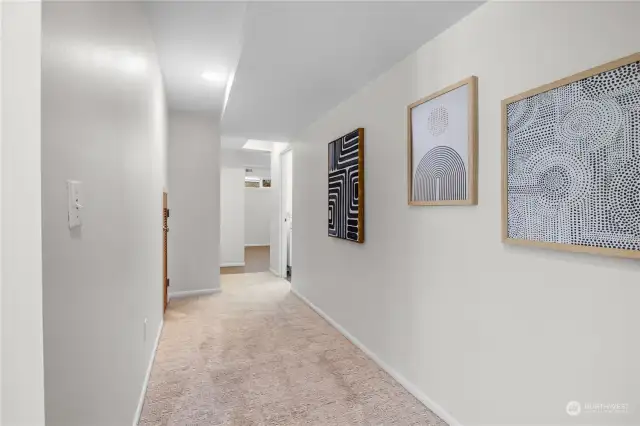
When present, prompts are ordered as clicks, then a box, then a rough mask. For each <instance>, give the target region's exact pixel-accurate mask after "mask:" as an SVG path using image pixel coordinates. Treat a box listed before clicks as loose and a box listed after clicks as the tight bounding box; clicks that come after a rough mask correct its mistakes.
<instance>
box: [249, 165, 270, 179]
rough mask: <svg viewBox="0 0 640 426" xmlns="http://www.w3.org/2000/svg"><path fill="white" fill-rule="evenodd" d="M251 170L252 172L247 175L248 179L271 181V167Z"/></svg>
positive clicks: (252, 168)
mask: <svg viewBox="0 0 640 426" xmlns="http://www.w3.org/2000/svg"><path fill="white" fill-rule="evenodd" d="M250 170H251V171H250V172H247V173H246V176H247V177H255V178H260V179H271V168H269V167H251V168H250Z"/></svg>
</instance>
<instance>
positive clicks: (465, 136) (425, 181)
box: [407, 76, 478, 206]
mask: <svg viewBox="0 0 640 426" xmlns="http://www.w3.org/2000/svg"><path fill="white" fill-rule="evenodd" d="M407 121H408V126H407V127H408V156H407V157H408V176H407V181H408V183H407V186H408V189H409V191H408V192H409V193H408V198H409V205H412V206H446V205H465V204H477V202H478V201H477V192H478V191H477V150H478V124H477V123H478V79H477V78H476V77H474V76H472V77H469V78H467V79H465V80H463V81H460V82H458V83H456V84H453V85H451V86H449V87H447V88H445V89H443V90H440V91H439V92H437V93H434V94H432V95H430V96H427V97H426V98H423V99H420V100H419V101H417V102H414V103H413V104H411V105H409V106H408V107H407Z"/></svg>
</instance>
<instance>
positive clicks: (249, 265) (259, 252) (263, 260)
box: [220, 246, 270, 274]
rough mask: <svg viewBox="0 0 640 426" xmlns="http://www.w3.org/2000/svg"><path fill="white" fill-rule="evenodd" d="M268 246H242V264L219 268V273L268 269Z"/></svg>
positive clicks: (242, 272) (266, 270)
mask: <svg viewBox="0 0 640 426" xmlns="http://www.w3.org/2000/svg"><path fill="white" fill-rule="evenodd" d="M269 253H270V246H246V247H245V248H244V266H227V267H222V268H220V273H221V274H245V273H254V272H268V271H269Z"/></svg>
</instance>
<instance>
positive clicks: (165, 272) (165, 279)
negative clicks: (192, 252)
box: [162, 190, 169, 313]
mask: <svg viewBox="0 0 640 426" xmlns="http://www.w3.org/2000/svg"><path fill="white" fill-rule="evenodd" d="M168 211H169V202H168V194H167V191H166V190H164V191H162V299H163V305H162V312H163V313H164V312H165V311H166V310H167V305H168V304H169V269H168V268H169V254H168V252H169V214H168Z"/></svg>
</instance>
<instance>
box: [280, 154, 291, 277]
mask: <svg viewBox="0 0 640 426" xmlns="http://www.w3.org/2000/svg"><path fill="white" fill-rule="evenodd" d="M280 165H281V166H280V170H281V182H282V186H281V187H282V192H281V196H280V198H281V208H280V223H281V224H282V226H281V229H282V231H281V237H280V238H281V239H280V241H282V244H280V247H281V252H280V263H281V266H280V271H281V273H282V277H283V278H286V279H287V280H288V281H289V282H291V277H292V275H293V151H292V150H291V149H288V150H285V151H283V152H282V153H281V154H280Z"/></svg>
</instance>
